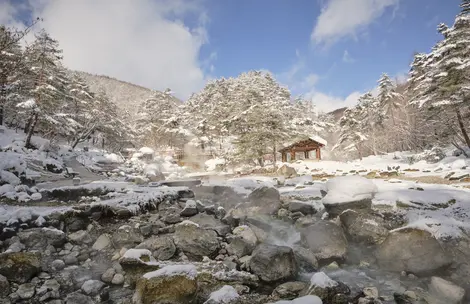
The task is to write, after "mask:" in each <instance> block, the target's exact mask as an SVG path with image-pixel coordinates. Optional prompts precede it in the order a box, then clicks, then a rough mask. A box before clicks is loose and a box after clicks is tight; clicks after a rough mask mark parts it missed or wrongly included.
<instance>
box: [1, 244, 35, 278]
mask: <svg viewBox="0 0 470 304" xmlns="http://www.w3.org/2000/svg"><path fill="white" fill-rule="evenodd" d="M40 271H41V255H40V253H37V252H8V253H1V254H0V275H3V276H5V277H6V278H7V279H8V280H9V281H11V282H15V283H18V284H23V283H26V282H28V281H29V280H31V279H32V278H33V277H34V276H35V275H36V274H38V273H39V272H40Z"/></svg>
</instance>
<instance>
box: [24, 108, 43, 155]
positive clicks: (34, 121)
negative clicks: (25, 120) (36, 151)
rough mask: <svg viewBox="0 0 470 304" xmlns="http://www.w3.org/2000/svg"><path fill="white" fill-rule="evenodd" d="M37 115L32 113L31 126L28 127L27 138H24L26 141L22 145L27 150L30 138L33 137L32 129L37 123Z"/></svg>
mask: <svg viewBox="0 0 470 304" xmlns="http://www.w3.org/2000/svg"><path fill="white" fill-rule="evenodd" d="M38 118H39V115H38V113H34V114H33V117H32V120H33V121H32V123H31V126H30V127H29V130H28V136H26V141H25V143H24V145H25V147H26V148H29V147H30V146H31V136H33V132H34V128H35V127H36V124H37V122H38Z"/></svg>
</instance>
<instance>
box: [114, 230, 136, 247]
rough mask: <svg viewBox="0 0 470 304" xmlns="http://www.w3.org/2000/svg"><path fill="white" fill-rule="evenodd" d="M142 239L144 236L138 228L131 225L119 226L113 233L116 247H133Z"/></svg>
mask: <svg viewBox="0 0 470 304" xmlns="http://www.w3.org/2000/svg"><path fill="white" fill-rule="evenodd" d="M142 241H143V237H142V235H140V234H139V232H138V230H137V229H134V228H132V227H131V226H129V225H123V226H121V227H119V228H118V229H117V230H116V231H115V232H114V233H113V235H112V242H113V245H114V247H115V248H116V249H121V248H122V247H125V248H131V247H134V246H135V245H136V244H139V243H141V242H142Z"/></svg>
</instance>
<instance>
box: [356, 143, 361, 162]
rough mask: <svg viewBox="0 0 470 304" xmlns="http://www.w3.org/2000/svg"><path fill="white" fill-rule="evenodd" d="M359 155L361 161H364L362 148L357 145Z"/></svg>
mask: <svg viewBox="0 0 470 304" xmlns="http://www.w3.org/2000/svg"><path fill="white" fill-rule="evenodd" d="M356 149H357V154H358V155H359V160H362V153H361V146H359V145H356Z"/></svg>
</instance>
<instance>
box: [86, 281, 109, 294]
mask: <svg viewBox="0 0 470 304" xmlns="http://www.w3.org/2000/svg"><path fill="white" fill-rule="evenodd" d="M105 286H106V284H105V283H103V282H101V281H99V280H88V281H85V282H84V283H83V285H82V287H81V289H82V291H83V292H84V293H85V294H87V295H89V296H96V295H98V294H99V293H100V291H101V289H103V288H104V287H105Z"/></svg>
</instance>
